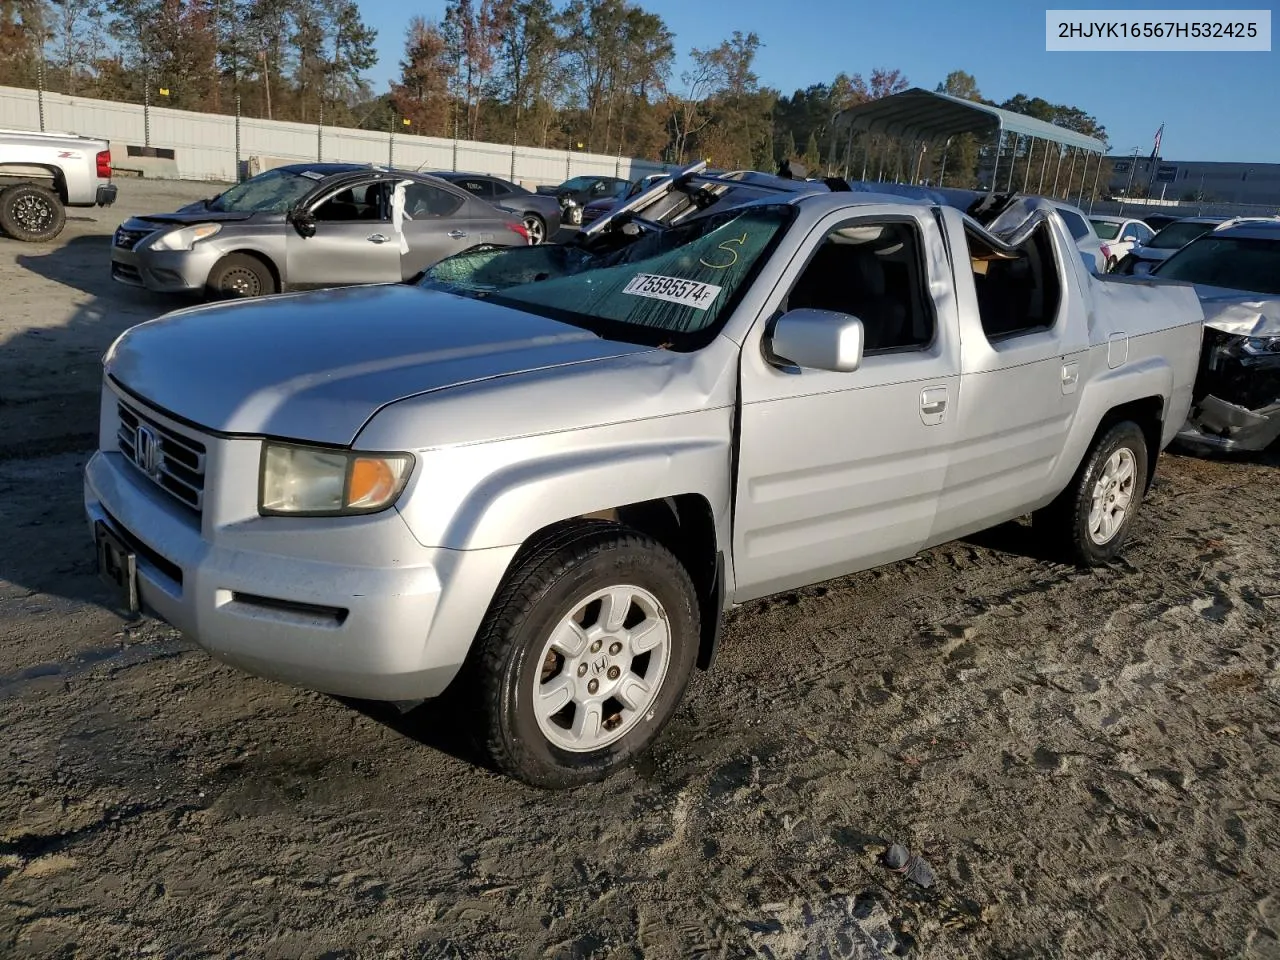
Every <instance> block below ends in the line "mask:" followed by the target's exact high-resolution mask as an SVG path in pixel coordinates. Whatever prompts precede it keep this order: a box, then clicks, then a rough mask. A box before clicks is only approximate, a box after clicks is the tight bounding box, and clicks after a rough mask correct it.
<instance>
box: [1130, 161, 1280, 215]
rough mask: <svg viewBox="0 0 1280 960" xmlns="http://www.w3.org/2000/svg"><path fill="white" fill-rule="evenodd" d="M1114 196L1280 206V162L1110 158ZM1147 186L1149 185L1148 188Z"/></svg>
mask: <svg viewBox="0 0 1280 960" xmlns="http://www.w3.org/2000/svg"><path fill="white" fill-rule="evenodd" d="M1107 159H1108V160H1110V161H1111V179H1110V192H1111V195H1112V196H1116V197H1122V196H1142V195H1144V194H1145V195H1146V196H1149V197H1152V198H1153V199H1164V200H1202V201H1204V202H1207V203H1258V204H1272V205H1274V204H1280V163H1218V162H1213V161H1198V160H1165V159H1163V158H1161V157H1157V158H1156V159H1154V160H1152V159H1150V158H1148V157H1137V158H1136V159H1135V158H1134V157H1132V156H1128V157H1108V158H1107ZM1148 184H1150V186H1149V187H1148Z"/></svg>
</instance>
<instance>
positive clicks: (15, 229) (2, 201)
mask: <svg viewBox="0 0 1280 960" xmlns="http://www.w3.org/2000/svg"><path fill="white" fill-rule="evenodd" d="M66 223H67V211H66V209H65V208H64V207H63V206H62V200H61V199H59V197H58V195H57V194H56V193H54V192H53V191H52V190H50V189H48V188H47V187H41V186H37V185H36V184H34V183H19V184H15V185H14V186H12V187H9V188H7V189H6V190H3V191H0V230H4V232H5V233H7V234H8V235H9V236H11V237H13V238H14V239H15V240H23V241H25V242H27V243H44V242H46V241H49V240H52V239H53V238H54V237H56V236H57V235H58V234H60V233H61V232H62V228H63V227H64V226H66Z"/></svg>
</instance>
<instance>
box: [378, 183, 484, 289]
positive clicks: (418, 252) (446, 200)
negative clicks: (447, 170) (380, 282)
mask: <svg viewBox="0 0 1280 960" xmlns="http://www.w3.org/2000/svg"><path fill="white" fill-rule="evenodd" d="M481 205H485V206H487V204H484V201H482V200H477V199H475V198H474V197H469V196H466V195H465V194H463V193H460V192H458V191H456V190H449V189H447V188H445V187H443V186H439V185H437V184H434V183H427V182H425V181H422V180H406V181H404V220H403V222H402V224H401V229H402V230H403V231H404V239H405V246H406V247H407V249H405V250H404V252H403V253H402V254H400V272H401V274H402V277H403V279H405V280H408V279H410V278H411V277H413V276H414V275H415V274H417V273H419V272H420V271H422V270H425V269H426V268H427V267H429V266H431V265H432V264H434V263H437V262H438V261H440V260H443V259H444V258H445V257H451V256H453V255H454V254H455V253H461V252H462V251H463V250H465V249H467V248H468V247H473V246H475V245H476V244H477V243H478V242H479V241H478V240H477V239H476V237H475V233H476V229H475V224H474V223H473V217H472V214H471V211H472V210H473V209H474V208H476V207H478V206H481ZM397 253H398V254H399V253H400V251H399V250H397Z"/></svg>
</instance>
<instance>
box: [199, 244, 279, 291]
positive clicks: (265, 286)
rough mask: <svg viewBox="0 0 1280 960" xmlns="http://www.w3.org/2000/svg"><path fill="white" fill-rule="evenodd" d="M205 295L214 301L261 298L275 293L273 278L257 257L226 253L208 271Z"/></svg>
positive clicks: (269, 269)
mask: <svg viewBox="0 0 1280 960" xmlns="http://www.w3.org/2000/svg"><path fill="white" fill-rule="evenodd" d="M208 292H209V296H210V298H212V299H217V300H232V299H236V298H240V297H262V296H266V295H267V294H269V293H275V292H277V287H276V278H275V276H274V275H273V274H272V273H271V268H270V267H268V266H267V265H266V264H265V263H263V262H262V261H261V260H259V259H258V258H257V257H255V256H251V255H250V254H247V253H229V254H227V255H226V256H225V257H223V258H222V259H221V260H219V261H218V262H217V263H216V264H214V266H213V269H212V270H210V271H209V281H208Z"/></svg>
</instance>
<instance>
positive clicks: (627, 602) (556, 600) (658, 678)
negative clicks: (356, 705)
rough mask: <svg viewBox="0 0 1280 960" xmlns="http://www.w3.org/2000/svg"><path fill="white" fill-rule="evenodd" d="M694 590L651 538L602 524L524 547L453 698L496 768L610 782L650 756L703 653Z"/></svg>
mask: <svg viewBox="0 0 1280 960" xmlns="http://www.w3.org/2000/svg"><path fill="white" fill-rule="evenodd" d="M698 618H699V609H698V601H697V594H696V592H695V590H694V587H693V583H692V581H691V580H690V579H689V575H688V573H687V572H686V570H685V568H684V567H683V566H682V565H681V564H680V562H679V561H678V560H677V559H676V558H675V557H674V556H673V555H672V554H671V552H670V551H668V550H667V549H666V548H665V547H663V546H662V545H661V544H660V543H658V542H657V541H656V540H654V539H653V538H651V537H649V536H646V535H645V534H642V533H639V532H638V531H636V530H632V529H630V528H628V527H624V526H621V525H619V524H615V523H607V522H603V521H592V522H585V523H577V524H574V525H573V526H570V527H564V528H561V529H559V530H557V531H555V532H553V533H552V534H550V535H549V536H548V537H546V538H545V539H543V540H542V542H541V543H540V544H538V545H537V546H535V547H534V548H532V549H531V550H529V551H528V553H527V555H526V556H525V558H524V559H523V560H522V561H520V562H519V563H518V565H517V566H516V567H515V568H514V569H513V570H512V571H511V573H509V574H508V576H507V579H506V581H505V582H504V583H503V585H502V587H501V588H500V589H499V590H498V593H497V596H496V597H495V598H494V600H493V603H492V604H491V605H490V608H489V612H488V614H487V615H486V617H485V621H484V624H483V625H482V626H481V628H480V632H479V633H478V635H477V637H476V642H475V646H474V647H473V649H472V653H471V656H470V658H469V660H468V664H467V667H466V668H464V671H463V675H462V676H461V677H460V678H459V679H460V681H461V683H459V684H457V685H455V686H456V689H455V693H454V702H455V703H459V704H467V703H470V704H471V705H472V709H471V710H468V711H467V712H470V713H472V714H473V716H474V721H473V722H474V723H475V733H476V735H477V736H476V739H477V740H478V745H479V747H480V749H481V750H482V751H483V753H484V754H485V755H486V756H487V757H488V759H489V760H490V761H491V762H492V763H493V765H494V767H496V768H497V769H498V770H500V771H502V772H503V773H506V774H508V775H509V776H512V777H515V778H516V779H518V780H522V781H523V782H525V783H527V784H530V785H531V786H536V787H546V788H563V787H571V786H576V785H578V784H583V783H590V782H593V781H597V780H603V779H604V778H605V777H607V776H608V775H609V774H611V773H613V772H614V771H615V770H617V769H618V768H620V767H622V766H624V765H625V764H627V763H628V762H630V761H631V760H632V759H633V758H634V757H636V756H637V755H638V754H639V753H641V752H642V751H643V750H645V749H646V748H647V747H648V746H649V744H650V743H652V742H653V740H654V738H655V737H657V735H658V733H659V732H660V731H661V730H662V728H663V727H664V726H665V725H666V723H667V721H668V720H669V719H670V718H671V715H672V714H673V713H674V712H675V709H676V706H677V705H678V704H679V702H680V698H681V696H682V695H683V693H684V689H685V686H686V685H687V684H688V681H689V677H690V675H691V674H692V672H693V666H694V661H695V658H696V657H697V653H698V640H699V631H698V623H699V619H698Z"/></svg>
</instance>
